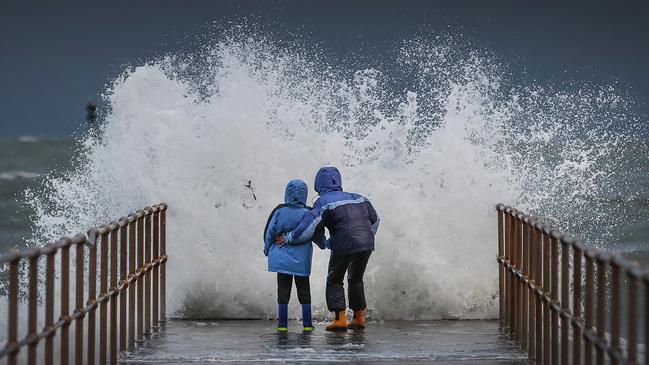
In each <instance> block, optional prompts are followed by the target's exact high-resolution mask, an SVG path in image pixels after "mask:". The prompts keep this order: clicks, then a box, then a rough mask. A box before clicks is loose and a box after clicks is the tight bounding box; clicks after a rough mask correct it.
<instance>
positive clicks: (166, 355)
mask: <svg viewBox="0 0 649 365" xmlns="http://www.w3.org/2000/svg"><path fill="white" fill-rule="evenodd" d="M274 326H275V322H274V321H265V320H257V321H232V320H226V321H188V320H172V321H169V322H167V323H166V324H165V327H164V329H161V331H160V332H159V333H156V334H154V335H153V336H152V337H151V339H150V340H149V341H147V342H145V343H144V344H143V345H142V347H140V348H138V349H137V350H135V351H134V352H132V353H128V354H125V355H124V356H122V362H121V363H122V364H149V363H151V364H153V363H165V364H187V363H192V364H195V363H199V364H200V363H213V362H218V363H243V362H245V363H269V362H274V363H283V364H298V363H303V362H319V363H340V362H353V363H376V362H381V363H397V362H398V363H400V364H407V363H435V364H444V363H449V364H482V365H487V364H525V363H527V356H526V354H525V353H523V352H521V351H520V349H519V347H518V346H516V345H515V344H514V343H513V342H510V341H509V340H507V339H506V338H505V337H504V336H503V335H502V334H501V333H500V332H499V330H498V322H497V321H431V322H404V321H394V322H392V321H386V322H385V323H375V324H370V325H369V326H368V328H367V329H366V330H365V331H362V332H357V331H349V332H347V333H328V332H326V331H325V330H324V325H318V326H317V327H316V331H315V332H314V333H312V334H303V333H301V332H300V329H301V327H300V326H299V324H298V323H295V322H291V323H290V325H289V326H290V327H289V333H286V334H278V333H276V332H275V331H274Z"/></svg>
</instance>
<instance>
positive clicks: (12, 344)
mask: <svg viewBox="0 0 649 365" xmlns="http://www.w3.org/2000/svg"><path fill="white" fill-rule="evenodd" d="M12 253H13V254H15V258H14V259H12V260H11V262H10V263H9V292H8V296H7V300H8V301H9V305H8V308H7V315H8V317H9V318H8V320H7V330H8V333H7V345H8V347H9V349H10V350H9V358H8V361H7V363H8V364H9V365H15V364H16V362H17V360H18V351H20V348H19V347H18V285H20V283H19V280H18V279H19V278H18V275H19V269H20V254H19V253H18V251H13V252H12Z"/></svg>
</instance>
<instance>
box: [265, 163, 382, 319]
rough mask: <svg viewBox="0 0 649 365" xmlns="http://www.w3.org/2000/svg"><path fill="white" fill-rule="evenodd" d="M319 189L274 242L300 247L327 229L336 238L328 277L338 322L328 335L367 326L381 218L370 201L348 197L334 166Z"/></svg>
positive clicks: (323, 173)
mask: <svg viewBox="0 0 649 365" xmlns="http://www.w3.org/2000/svg"><path fill="white" fill-rule="evenodd" d="M315 190H316V192H318V194H319V195H320V197H319V198H318V200H316V202H315V204H314V205H313V209H311V210H309V211H307V212H306V213H305V214H304V217H302V219H301V220H300V222H299V223H298V224H297V227H296V228H295V229H293V230H292V231H290V232H288V233H286V234H285V235H280V236H276V237H275V241H276V242H277V243H278V245H281V246H285V247H293V246H299V245H301V244H303V242H308V241H310V240H312V239H313V238H314V237H317V238H320V237H324V228H325V227H327V230H328V231H329V234H330V235H331V237H330V238H329V239H328V240H327V241H326V242H325V246H326V247H327V248H329V249H331V257H330V258H329V270H328V274H327V289H326V297H327V308H328V309H329V311H331V312H334V315H335V318H334V320H333V321H332V323H331V324H329V325H328V326H327V330H328V331H337V330H346V329H347V328H364V327H365V308H366V305H367V304H366V301H365V288H364V284H363V275H364V274H365V268H366V266H367V262H368V261H369V258H370V255H371V254H372V251H374V235H375V234H376V231H377V229H378V227H379V217H378V215H377V214H376V211H375V210H374V207H373V206H372V203H370V201H369V200H368V199H367V198H366V197H364V196H362V195H359V194H355V193H348V192H344V191H343V189H342V178H341V176H340V172H339V171H338V169H337V168H335V167H323V168H321V169H320V170H319V171H318V173H317V174H316V177H315ZM345 273H347V284H348V293H349V307H350V308H351V309H352V310H353V311H354V318H353V320H352V321H351V322H349V323H347V322H346V320H345V308H346V305H345V290H344V286H343V278H344V277H345Z"/></svg>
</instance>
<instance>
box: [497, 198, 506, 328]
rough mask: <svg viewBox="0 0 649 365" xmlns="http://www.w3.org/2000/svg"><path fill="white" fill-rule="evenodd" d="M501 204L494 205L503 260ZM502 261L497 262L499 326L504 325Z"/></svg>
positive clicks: (500, 255) (499, 250)
mask: <svg viewBox="0 0 649 365" xmlns="http://www.w3.org/2000/svg"><path fill="white" fill-rule="evenodd" d="M500 207H501V206H498V207H496V214H498V258H499V259H500V260H503V259H504V257H503V254H504V252H503V251H504V250H503V245H504V239H503V229H504V227H503V213H502V211H501V210H500ZM503 265H504V261H503V262H502V263H501V262H499V263H498V309H499V313H500V316H499V322H500V328H503V327H504V324H505V297H504V295H505V288H504V285H505V278H504V272H503V268H504V266H503Z"/></svg>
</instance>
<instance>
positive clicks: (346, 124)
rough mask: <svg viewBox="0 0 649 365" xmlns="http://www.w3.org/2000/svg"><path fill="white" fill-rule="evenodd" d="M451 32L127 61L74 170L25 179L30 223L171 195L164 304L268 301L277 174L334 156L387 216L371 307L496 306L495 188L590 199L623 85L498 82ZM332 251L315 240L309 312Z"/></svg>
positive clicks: (395, 315) (539, 206) (555, 208)
mask: <svg viewBox="0 0 649 365" xmlns="http://www.w3.org/2000/svg"><path fill="white" fill-rule="evenodd" d="M461 42H462V40H454V39H452V38H450V37H447V38H444V37H441V38H435V39H415V40H412V41H408V42H404V44H403V45H402V47H400V49H398V50H397V51H395V55H396V57H395V59H396V61H395V62H396V64H394V65H392V66H391V67H387V66H386V69H384V70H382V69H380V67H378V66H375V68H368V69H360V70H357V71H354V70H348V69H347V68H346V67H345V66H343V65H337V64H335V63H331V62H328V61H325V60H324V59H322V58H320V57H318V56H317V55H315V54H304V53H307V52H306V51H300V52H297V51H294V50H292V49H290V48H286V47H280V46H276V45H274V44H273V43H272V42H271V41H269V39H268V38H265V37H252V38H246V37H236V36H235V37H232V38H230V39H228V40H223V41H221V42H219V43H215V44H212V45H208V46H206V47H205V48H204V49H203V50H202V51H201V52H197V53H196V54H193V55H190V56H167V57H165V58H164V59H160V60H155V61H151V62H150V63H147V64H144V65H141V66H138V67H135V68H133V69H132V70H129V71H128V72H125V73H124V75H123V76H122V77H120V78H119V79H118V80H116V81H115V82H114V83H113V85H112V86H111V87H110V88H109V89H108V90H107V92H106V101H107V103H108V104H109V105H110V107H111V111H110V113H107V115H106V118H105V121H104V122H103V126H102V128H101V131H99V132H98V133H97V134H96V135H91V136H88V137H87V138H86V139H85V140H84V141H83V146H84V148H83V150H82V151H81V152H80V156H79V160H80V162H82V163H80V164H79V165H78V168H77V169H76V171H74V172H73V173H71V174H68V175H66V176H65V177H64V178H55V177H48V178H47V182H46V186H45V188H44V189H43V190H42V191H36V192H34V191H29V192H28V193H27V197H28V202H29V204H31V206H32V207H33V208H34V209H35V211H36V212H37V214H36V215H35V220H34V227H35V234H36V237H37V238H43V237H57V236H59V235H61V234H71V233H74V232H77V231H83V230H85V229H86V228H87V227H89V226H92V225H95V224H99V223H103V222H105V221H107V220H109V219H113V218H115V217H118V216H121V215H123V214H124V213H126V212H129V211H132V210H133V209H136V208H139V207H142V206H145V205H148V204H152V203H155V202H159V201H166V202H167V203H168V204H169V211H168V216H167V219H168V255H169V261H168V285H169V288H168V290H167V293H168V300H169V304H168V309H169V313H170V314H171V315H173V316H183V317H200V318H205V317H210V316H212V317H231V318H234V317H246V318H248V317H274V315H275V310H276V309H275V306H276V304H275V303H276V301H275V277H274V275H272V274H270V273H267V272H266V258H265V257H264V256H263V254H262V252H261V251H262V247H263V244H262V242H261V235H262V232H261V231H262V229H263V226H264V222H265V220H266V218H267V214H268V213H269V212H270V210H271V209H272V208H273V207H274V206H275V205H276V204H277V203H278V202H281V200H282V198H283V191H284V186H285V184H286V182H287V181H288V180H290V179H292V178H302V179H304V180H305V181H307V182H309V185H312V181H313V177H314V174H315V172H316V171H317V170H318V168H320V167H321V166H323V165H335V166H338V167H339V169H340V170H341V172H342V175H343V185H344V187H345V189H346V190H348V191H353V192H358V193H361V194H364V195H366V196H368V197H369V198H370V199H371V200H372V202H373V204H374V205H375V207H376V209H377V211H378V212H379V214H380V216H381V219H382V221H381V228H380V230H379V233H378V236H377V244H376V251H375V253H374V254H373V256H372V258H371V260H370V264H369V266H368V269H367V275H366V281H365V287H366V291H367V298H368V303H369V304H368V306H369V310H370V312H371V316H372V317H374V318H382V319H436V318H493V317H495V316H496V315H497V313H496V310H497V271H496V262H495V254H496V245H495V241H496V229H495V224H496V215H495V210H494V206H495V204H496V203H498V202H501V201H502V202H507V203H512V204H517V205H519V206H522V207H523V208H527V209H530V210H533V211H536V212H541V213H546V214H548V215H549V216H551V217H556V218H561V217H562V215H561V214H562V212H564V210H562V209H564V208H561V207H562V206H565V205H566V204H568V203H569V204H570V211H571V212H575V213H580V212H586V211H589V210H590V213H593V209H594V210H595V213H597V206H593V205H592V204H591V203H589V202H590V200H589V199H590V198H592V197H594V196H597V194H598V193H599V192H600V191H601V189H606V187H607V186H608V185H607V184H608V182H609V181H610V179H611V177H610V175H609V174H608V172H609V171H610V169H611V165H612V164H614V163H615V158H616V157H615V156H616V155H614V154H612V153H611V151H612V149H614V148H615V146H616V144H615V143H616V141H617V140H618V139H619V138H622V137H621V136H620V135H618V134H615V133H609V132H608V125H607V124H606V123H608V122H607V121H606V118H608V119H610V118H625V116H624V115H622V116H620V115H619V113H618V111H619V109H620V108H622V107H623V100H621V99H620V97H619V96H618V95H617V94H616V93H615V91H614V90H600V89H584V90H580V91H579V92H562V91H557V90H554V89H552V88H549V87H541V86H525V87H523V86H512V85H510V84H507V83H505V82H504V81H503V80H502V75H504V74H505V72H503V71H502V70H501V66H498V65H497V63H496V62H494V61H492V60H491V59H490V58H489V57H487V56H484V55H483V56H481V55H480V54H479V52H477V51H474V50H472V51H462V50H460V49H465V48H466V47H459V45H460V44H459V43H461ZM297 48H299V47H296V49H297ZM394 70H398V72H396V71H394ZM393 74H394V75H393ZM404 80H408V81H407V82H405V81H404ZM404 82H405V83H406V84H408V85H410V86H408V87H407V88H406V89H404V88H403V87H398V86H397V85H400V84H402V83H404ZM610 159H612V160H610ZM248 181H251V186H252V189H251V188H248V187H246V186H245V185H247V184H248ZM310 196H314V192H313V191H311V192H310ZM548 197H552V201H550V200H549V199H548ZM327 260H328V252H320V251H318V250H316V252H315V253H314V264H313V274H312V276H311V283H312V293H313V303H314V308H315V316H316V317H318V318H323V317H324V316H325V315H326V308H325V306H324V282H325V276H326V271H327V270H326V267H327ZM291 313H292V316H297V315H296V313H299V310H298V307H297V304H296V300H293V303H292V306H291Z"/></svg>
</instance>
